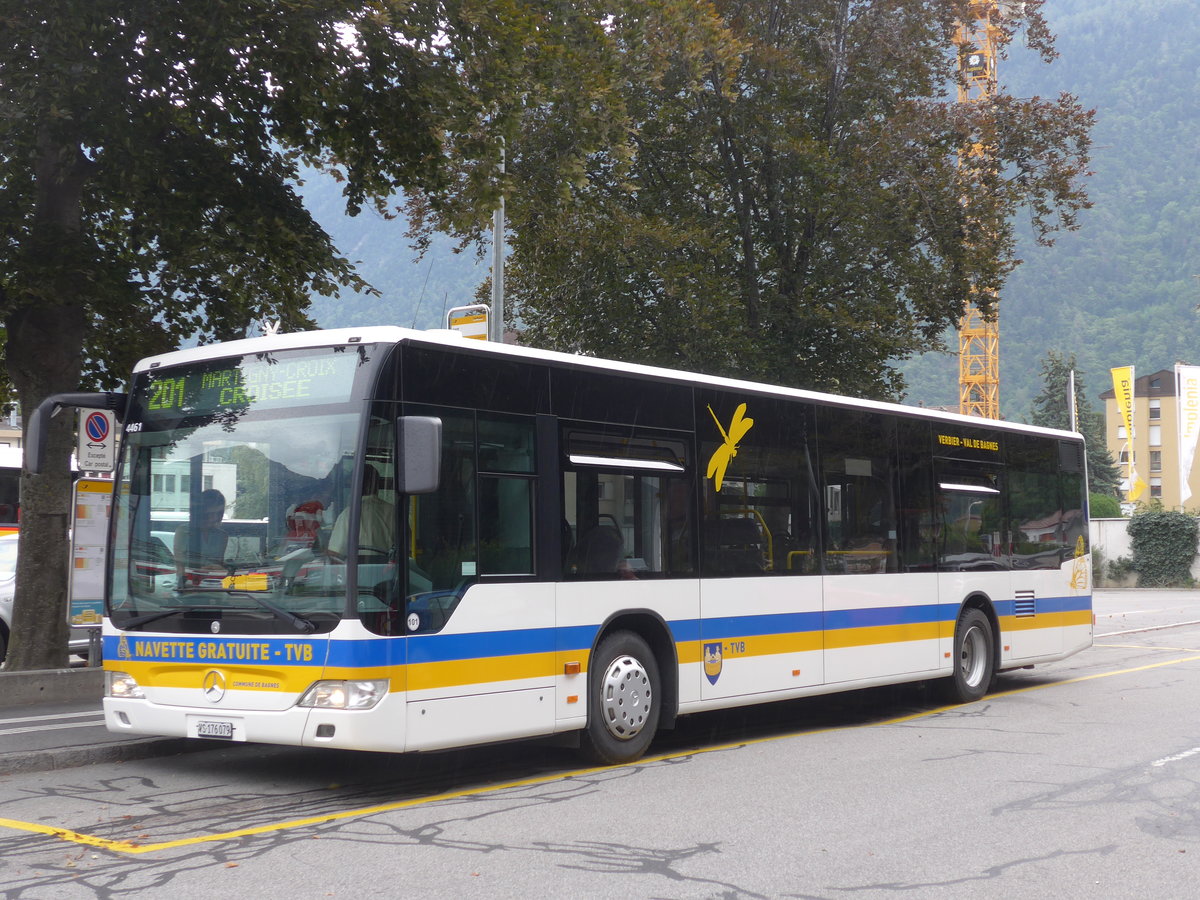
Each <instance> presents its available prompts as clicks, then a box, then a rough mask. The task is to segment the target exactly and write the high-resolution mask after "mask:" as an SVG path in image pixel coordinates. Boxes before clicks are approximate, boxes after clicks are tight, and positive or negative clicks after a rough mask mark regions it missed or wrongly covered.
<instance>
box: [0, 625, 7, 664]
mask: <svg viewBox="0 0 1200 900" xmlns="http://www.w3.org/2000/svg"><path fill="white" fill-rule="evenodd" d="M7 656H8V638H7V636H6V635H5V634H4V629H2V628H0V663H2V662H4V660H5V658H6V657H7Z"/></svg>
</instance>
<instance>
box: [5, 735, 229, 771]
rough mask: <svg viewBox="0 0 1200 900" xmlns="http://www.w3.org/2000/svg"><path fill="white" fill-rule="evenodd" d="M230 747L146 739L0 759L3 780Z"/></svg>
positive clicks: (192, 740) (190, 741)
mask: <svg viewBox="0 0 1200 900" xmlns="http://www.w3.org/2000/svg"><path fill="white" fill-rule="evenodd" d="M223 746H227V745H226V744H222V743H218V742H216V741H199V740H194V739H192V738H145V739H143V740H135V741H121V742H117V743H112V744H95V745H92V746H87V747H56V748H53V749H50V750H29V751H26V752H21V753H8V754H4V755H0V776H4V775H17V774H27V773H30V772H47V771H54V770H58V769H73V768H76V767H78V766H90V765H94V764H96V763H114V762H127V761H129V760H133V759H151V758H153V757H157V756H176V755H178V754H181V753H195V752H198V751H201V750H215V749H216V748H217V747H223Z"/></svg>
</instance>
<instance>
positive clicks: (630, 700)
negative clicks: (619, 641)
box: [600, 656, 654, 741]
mask: <svg viewBox="0 0 1200 900" xmlns="http://www.w3.org/2000/svg"><path fill="white" fill-rule="evenodd" d="M653 703H654V697H653V693H652V691H651V689H650V676H649V675H648V674H647V673H646V668H645V666H643V665H642V663H641V662H640V661H639V660H637V659H635V658H634V657H632V656H621V657H618V658H617V659H615V660H613V662H612V664H611V665H610V666H609V667H608V670H607V671H606V672H605V674H604V682H603V684H602V685H601V693H600V709H601V712H602V713H603V719H604V726H605V728H607V729H608V733H609V734H611V735H612V736H613V737H615V738H617V739H619V740H622V741H628V740H630V739H632V738H635V737H637V735H638V734H639V733H640V732H641V730H642V729H643V728H644V727H645V726H646V721H647V719H648V718H649V716H650V710H651V709H652V707H653Z"/></svg>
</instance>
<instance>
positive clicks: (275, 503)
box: [108, 348, 371, 634]
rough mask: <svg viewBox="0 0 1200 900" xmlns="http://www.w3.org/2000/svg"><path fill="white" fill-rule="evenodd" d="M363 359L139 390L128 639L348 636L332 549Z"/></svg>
mask: <svg viewBox="0 0 1200 900" xmlns="http://www.w3.org/2000/svg"><path fill="white" fill-rule="evenodd" d="M366 349H368V348H361V350H366ZM361 350H360V349H359V348H355V350H354V351H353V352H340V351H339V348H320V349H317V350H313V349H309V350H305V351H296V352H290V353H289V352H280V353H274V354H270V355H269V357H266V358H264V357H263V356H255V357H242V358H234V359H223V360H220V361H217V362H214V363H199V364H195V365H192V366H188V367H173V368H170V369H164V370H161V371H159V372H154V373H149V374H143V375H141V376H139V378H138V379H137V380H136V382H135V384H134V391H133V393H132V403H131V407H130V413H129V415H128V417H127V424H126V436H125V441H124V446H123V447H122V465H121V470H120V476H119V482H118V486H117V491H116V495H115V502H114V512H113V515H114V516H115V530H114V542H113V565H112V568H111V579H112V589H111V591H110V594H109V601H108V602H109V609H108V614H109V616H110V618H111V619H112V621H113V623H114V624H115V625H116V626H117V627H119V628H123V629H128V630H136V629H139V628H143V627H147V628H152V630H154V631H166V632H182V633H187V632H191V631H196V630H200V629H201V628H202V629H203V630H205V631H207V630H210V629H220V630H221V631H224V632H236V633H241V634H256V633H258V634H276V633H285V634H288V633H296V632H301V633H313V632H326V631H329V630H331V629H332V628H333V627H334V626H335V625H336V624H337V622H338V621H339V620H340V619H341V618H342V615H343V612H344V608H345V603H346V600H345V597H346V589H345V584H346V570H345V563H344V560H343V559H342V558H340V557H337V556H335V555H333V554H331V553H330V552H329V550H330V547H329V540H330V536H331V533H332V532H333V531H334V526H335V524H336V522H337V519H338V517H339V516H340V515H342V514H343V513H344V512H345V511H346V510H347V508H348V506H349V501H350V497H351V487H352V475H353V471H354V465H355V459H356V447H357V445H358V441H359V435H360V432H361V425H362V409H363V407H362V404H361V403H355V402H353V401H355V400H357V399H361V398H363V397H364V396H365V394H366V387H367V382H368V381H369V377H368V373H367V372H366V371H364V369H365V368H366V365H365V364H366V363H369V362H371V360H370V354H369V353H363V352H361ZM151 623H153V624H151Z"/></svg>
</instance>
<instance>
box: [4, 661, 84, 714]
mask: <svg viewBox="0 0 1200 900" xmlns="http://www.w3.org/2000/svg"><path fill="white" fill-rule="evenodd" d="M103 696H104V670H103V669H100V668H84V669H34V670H33V671H30V672H0V709H6V708H8V707H13V706H33V705H34V704H37V703H74V702H77V701H80V700H97V701H99V700H100V698H101V697H103Z"/></svg>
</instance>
